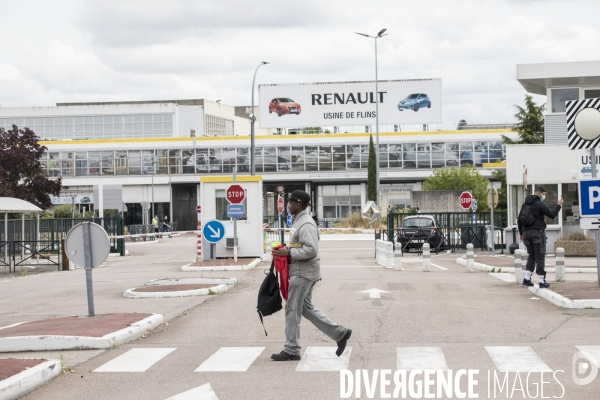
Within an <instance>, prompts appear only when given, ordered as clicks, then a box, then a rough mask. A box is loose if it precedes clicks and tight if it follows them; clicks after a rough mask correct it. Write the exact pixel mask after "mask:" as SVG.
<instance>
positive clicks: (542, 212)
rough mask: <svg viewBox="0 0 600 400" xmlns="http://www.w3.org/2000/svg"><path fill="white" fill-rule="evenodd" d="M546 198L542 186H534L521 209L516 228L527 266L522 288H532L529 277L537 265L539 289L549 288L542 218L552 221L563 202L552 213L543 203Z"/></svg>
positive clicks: (544, 228)
mask: <svg viewBox="0 0 600 400" xmlns="http://www.w3.org/2000/svg"><path fill="white" fill-rule="evenodd" d="M545 198H546V189H544V188H543V187H542V186H536V187H535V190H534V192H533V194H531V195H529V196H527V197H526V198H525V203H523V206H522V207H521V211H520V212H519V217H518V218H517V226H518V227H519V235H520V236H521V240H522V241H523V243H524V244H525V247H527V254H529V257H528V258H527V266H526V269H527V270H526V271H525V279H523V286H533V283H532V282H531V275H532V274H533V268H534V266H536V265H537V268H536V273H537V275H538V279H539V287H540V289H543V288H548V287H550V284H548V282H546V270H545V263H546V222H545V221H544V216H546V217H548V218H551V219H554V218H556V216H557V215H558V213H559V212H560V209H561V206H562V205H563V203H564V200H563V199H562V198H560V199H559V200H558V204H557V205H556V207H555V208H554V210H553V211H550V209H549V208H548V206H547V205H546V204H545V203H544V199H545Z"/></svg>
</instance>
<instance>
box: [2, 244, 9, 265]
mask: <svg viewBox="0 0 600 400" xmlns="http://www.w3.org/2000/svg"><path fill="white" fill-rule="evenodd" d="M9 246H10V242H8V241H1V242H0V266H5V267H9V268H10V258H9Z"/></svg>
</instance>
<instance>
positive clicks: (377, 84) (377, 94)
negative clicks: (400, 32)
mask: <svg viewBox="0 0 600 400" xmlns="http://www.w3.org/2000/svg"><path fill="white" fill-rule="evenodd" d="M385 31H387V29H386V28H384V29H382V30H380V31H379V33H378V34H377V36H369V35H367V34H364V33H358V32H354V33H356V34H357V35H361V36H366V37H368V38H371V39H375V132H376V134H375V135H376V138H377V151H376V152H375V156H376V157H375V160H376V164H375V167H376V168H375V179H376V180H377V199H376V203H377V205H379V203H380V199H379V81H378V79H377V39H379V38H380V37H383V36H387V34H385V35H384V32H385Z"/></svg>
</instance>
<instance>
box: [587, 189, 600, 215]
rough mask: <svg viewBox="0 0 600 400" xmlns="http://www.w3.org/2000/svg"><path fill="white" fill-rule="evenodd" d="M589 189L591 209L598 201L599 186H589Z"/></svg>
mask: <svg viewBox="0 0 600 400" xmlns="http://www.w3.org/2000/svg"><path fill="white" fill-rule="evenodd" d="M589 191H590V193H589V199H590V209H591V210H593V209H594V207H595V205H596V203H598V202H600V187H598V186H590V187H589Z"/></svg>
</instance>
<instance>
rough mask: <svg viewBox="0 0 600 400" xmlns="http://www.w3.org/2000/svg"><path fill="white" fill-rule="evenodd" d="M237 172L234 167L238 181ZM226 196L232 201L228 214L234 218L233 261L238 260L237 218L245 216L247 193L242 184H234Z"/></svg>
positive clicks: (234, 177) (234, 178)
mask: <svg viewBox="0 0 600 400" xmlns="http://www.w3.org/2000/svg"><path fill="white" fill-rule="evenodd" d="M236 173H237V167H233V182H235V181H236ZM226 197H227V201H229V203H230V204H229V205H228V206H227V216H228V217H229V218H232V219H233V261H234V262H237V250H238V249H237V248H238V238H237V220H238V218H239V217H240V216H241V217H243V216H244V212H245V210H244V205H243V204H242V202H243V201H244V199H245V198H246V193H245V192H244V189H243V188H242V187H241V186H240V185H237V184H233V185H231V186H229V188H228V189H227V193H226Z"/></svg>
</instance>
